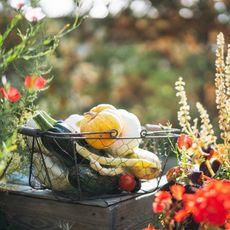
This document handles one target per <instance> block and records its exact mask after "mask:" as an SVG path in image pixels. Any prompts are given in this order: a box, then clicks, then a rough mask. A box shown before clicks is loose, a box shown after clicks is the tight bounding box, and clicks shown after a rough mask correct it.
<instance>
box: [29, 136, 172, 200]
mask: <svg viewBox="0 0 230 230" xmlns="http://www.w3.org/2000/svg"><path fill="white" fill-rule="evenodd" d="M44 137H45V140H46V141H47V143H51V142H52V143H56V144H57V145H56V147H57V148H58V149H55V148H51V149H49V146H45V145H46V144H44ZM118 139H119V138H118ZM60 140H62V141H63V143H67V145H64V144H63V146H62V145H60V143H62V142H60ZM175 140H176V136H170V137H168V136H164V137H141V138H127V139H122V138H121V139H120V142H119V141H118V143H120V148H119V149H120V150H122V151H121V152H120V153H121V155H118V156H116V154H117V152H115V153H114V152H111V151H109V149H104V150H103V149H102V150H98V149H94V148H92V146H90V145H89V144H87V139H84V138H82V137H80V136H79V137H76V136H74V137H73V138H71V137H68V138H67V137H66V136H65V135H64V136H63V137H60V136H58V135H57V136H53V137H52V136H49V135H47V136H46V135H37V136H27V141H28V147H29V149H30V152H31V165H30V175H29V181H30V186H31V187H33V188H35V189H50V190H52V191H53V193H54V195H55V196H56V198H58V199H59V197H60V196H61V197H65V198H67V199H68V200H70V201H74V200H82V199H85V198H103V197H108V196H118V195H120V194H121V195H123V191H122V189H121V188H120V184H119V178H120V176H121V175H122V174H124V173H127V174H134V175H135V173H137V175H140V173H141V175H142V177H143V173H144V174H145V173H146V172H145V170H147V167H146V169H145V167H141V168H140V163H143V162H144V161H143V159H142V157H141V156H137V155H136V156H135V154H133V153H132V152H130V153H128V154H127V151H130V145H132V142H138V143H139V148H140V149H143V150H146V151H148V152H151V153H153V154H154V155H155V156H156V157H157V158H159V160H160V161H161V169H162V170H161V172H160V173H158V174H157V175H158V178H157V184H155V187H154V188H148V189H146V188H145V186H144V183H145V181H147V179H145V177H144V178H140V179H137V180H136V181H137V185H136V187H135V190H133V191H132V192H133V193H147V192H152V191H154V190H155V189H157V188H158V186H159V183H160V179H161V177H162V175H163V172H164V168H165V166H166V164H167V160H168V157H169V155H170V153H171V146H172V143H173V142H175ZM122 143H123V144H122ZM76 146H80V148H81V151H82V150H84V151H86V153H89V155H88V156H87V157H85V155H84V156H83V155H82V154H80V152H79V149H76ZM67 147H68V148H69V149H71V151H73V152H72V153H71V154H70V152H69V151H66V148H67ZM57 151H58V153H57ZM60 154H61V155H62V154H68V155H67V156H68V157H69V160H70V161H69V162H71V164H69V162H66V161H62V160H61V159H63V158H62V157H61V158H60ZM92 154H93V155H92ZM122 154H123V155H122ZM62 156H63V155H62ZM92 156H93V157H92ZM95 157H96V158H95ZM67 159H68V158H67ZM125 159H126V160H127V162H128V160H131V161H129V163H126V162H125V161H124V160H125ZM130 162H136V163H139V166H138V167H139V168H140V169H141V170H142V171H141V172H138V171H137V169H138V168H137V167H136V165H135V167H134V165H133V166H131V167H130ZM144 163H145V162H144ZM127 164H128V165H127ZM156 167H158V166H157V163H156ZM134 168H135V170H136V171H135V170H134ZM157 170H158V169H157ZM146 175H148V174H147V173H146Z"/></svg>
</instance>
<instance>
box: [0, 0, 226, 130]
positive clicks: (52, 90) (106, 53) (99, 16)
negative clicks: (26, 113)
mask: <svg viewBox="0 0 230 230" xmlns="http://www.w3.org/2000/svg"><path fill="white" fill-rule="evenodd" d="M229 10H230V1H228V0H226V1H218V0H215V1H214V0H210V1H207V0H155V1H154V0H152V1H150V0H134V1H131V0H84V1H82V3H81V6H80V9H78V10H77V12H78V13H79V12H80V16H85V15H87V16H88V17H86V18H85V19H84V20H83V21H82V23H81V25H80V27H79V28H78V29H77V30H76V31H74V32H73V33H71V34H69V35H68V36H66V37H65V38H64V39H62V41H61V44H60V46H59V48H58V49H57V51H56V53H55V55H52V56H50V57H49V62H50V64H51V66H52V67H53V70H52V76H54V79H53V81H52V82H51V84H50V87H49V89H48V91H45V92H43V94H42V96H41V97H40V98H39V99H38V103H39V106H40V108H41V109H44V110H46V111H48V112H49V113H50V114H51V115H52V116H54V117H55V118H60V119H63V118H65V117H68V116H69V115H70V114H73V113H78V114H82V113H83V112H85V111H87V110H88V109H89V108H91V107H92V106H94V105H96V104H98V103H110V104H113V105H114V106H116V107H118V108H125V109H127V110H129V111H131V112H133V113H135V114H136V115H137V116H138V117H139V118H140V120H141V123H142V124H144V123H162V124H165V123H166V122H167V121H170V122H171V123H172V124H173V126H174V127H176V126H178V122H177V110H178V108H179V106H178V100H177V98H176V96H175V94H176V92H175V90H174V84H175V81H176V80H177V79H178V77H179V76H182V77H183V78H184V80H185V82H186V90H187V96H188V99H189V104H190V105H191V107H192V108H191V112H192V115H193V116H196V109H195V103H196V102H197V101H200V102H201V103H202V104H203V105H204V106H205V107H206V109H207V110H208V112H209V114H210V116H211V117H212V121H213V123H214V125H216V126H217V111H216V106H215V86H214V78H215V48H216V45H215V44H216V36H217V34H218V33H219V32H223V33H224V35H225V38H226V42H229V37H230V36H229V35H230V24H229V22H230V14H229ZM9 17H10V16H9V15H5V14H4V10H2V12H1V17H0V23H1V25H4V24H6V23H7V20H9ZM71 21H73V18H71V17H68V18H67V17H66V18H61V19H60V18H59V19H49V20H48V22H47V23H46V25H47V26H48V31H47V33H52V32H55V31H58V30H59V29H60V28H61V27H62V26H64V25H65V24H66V23H69V22H71ZM11 42H13V41H11Z"/></svg>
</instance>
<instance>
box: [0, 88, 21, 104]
mask: <svg viewBox="0 0 230 230" xmlns="http://www.w3.org/2000/svg"><path fill="white" fill-rule="evenodd" d="M0 94H1V96H2V97H4V98H6V99H8V100H9V101H10V102H17V101H19V100H20V98H21V97H22V95H21V94H20V92H19V91H18V89H16V88H9V90H8V92H6V91H5V89H4V88H0Z"/></svg>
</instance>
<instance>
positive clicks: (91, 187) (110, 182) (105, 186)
mask: <svg viewBox="0 0 230 230" xmlns="http://www.w3.org/2000/svg"><path fill="white" fill-rule="evenodd" d="M119 177H120V176H119V175H118V176H101V175H100V174H99V173H97V172H95V171H94V170H93V169H91V168H90V166H89V165H86V164H79V165H78V168H77V167H73V168H71V169H70V170H69V175H68V180H69V182H70V184H71V185H72V186H73V187H75V188H77V190H79V189H80V190H81V192H82V194H83V196H84V195H86V196H97V195H105V194H117V193H119V192H120V190H119ZM78 181H79V185H80V186H79V185H78ZM79 187H80V188H79Z"/></svg>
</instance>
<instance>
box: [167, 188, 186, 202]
mask: <svg viewBox="0 0 230 230" xmlns="http://www.w3.org/2000/svg"><path fill="white" fill-rule="evenodd" d="M170 191H171V193H172V195H173V197H174V198H175V199H176V200H182V196H183V194H184V192H185V187H184V186H183V185H181V184H174V185H172V186H171V187H170Z"/></svg>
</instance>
